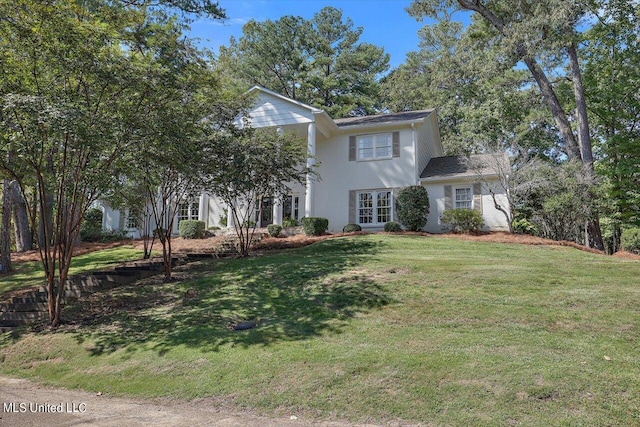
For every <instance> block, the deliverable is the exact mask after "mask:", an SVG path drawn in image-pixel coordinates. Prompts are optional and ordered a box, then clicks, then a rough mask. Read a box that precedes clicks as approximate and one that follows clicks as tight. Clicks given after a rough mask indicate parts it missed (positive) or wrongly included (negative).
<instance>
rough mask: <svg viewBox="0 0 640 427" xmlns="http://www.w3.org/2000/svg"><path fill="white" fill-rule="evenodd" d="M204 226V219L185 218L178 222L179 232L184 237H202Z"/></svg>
mask: <svg viewBox="0 0 640 427" xmlns="http://www.w3.org/2000/svg"><path fill="white" fill-rule="evenodd" d="M204 228H205V223H204V221H198V220H195V219H183V220H182V221H180V222H179V223H178V233H180V237H182V238H183V239H202V237H203V236H204Z"/></svg>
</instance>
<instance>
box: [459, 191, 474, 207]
mask: <svg viewBox="0 0 640 427" xmlns="http://www.w3.org/2000/svg"><path fill="white" fill-rule="evenodd" d="M472 205H473V190H472V189H471V187H458V188H456V189H455V208H456V209H471V208H472Z"/></svg>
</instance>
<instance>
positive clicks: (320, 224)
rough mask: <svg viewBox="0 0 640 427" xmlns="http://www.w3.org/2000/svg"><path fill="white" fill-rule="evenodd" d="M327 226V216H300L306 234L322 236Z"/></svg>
mask: <svg viewBox="0 0 640 427" xmlns="http://www.w3.org/2000/svg"><path fill="white" fill-rule="evenodd" d="M328 228H329V220H328V219H327V218H320V217H315V216H311V217H308V218H302V229H303V230H304V234H306V235H307V236H322V234H324V232H325V231H326V230H327V229H328Z"/></svg>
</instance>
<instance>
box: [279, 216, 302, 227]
mask: <svg viewBox="0 0 640 427" xmlns="http://www.w3.org/2000/svg"><path fill="white" fill-rule="evenodd" d="M298 225H300V224H299V223H298V220H297V219H295V218H287V219H283V220H282V226H283V227H284V228H287V227H297V226H298Z"/></svg>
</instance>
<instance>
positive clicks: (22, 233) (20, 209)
mask: <svg viewBox="0 0 640 427" xmlns="http://www.w3.org/2000/svg"><path fill="white" fill-rule="evenodd" d="M9 193H10V196H11V202H12V204H13V231H14V234H15V241H16V252H26V251H30V250H31V249H33V234H32V232H31V227H30V226H29V217H28V215H27V203H26V202H25V200H24V197H22V193H21V192H20V189H19V188H18V181H15V180H14V181H11V183H10V184H9Z"/></svg>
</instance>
